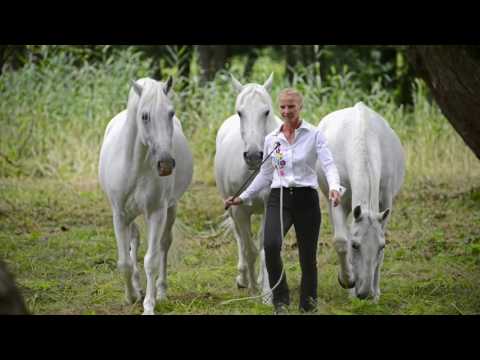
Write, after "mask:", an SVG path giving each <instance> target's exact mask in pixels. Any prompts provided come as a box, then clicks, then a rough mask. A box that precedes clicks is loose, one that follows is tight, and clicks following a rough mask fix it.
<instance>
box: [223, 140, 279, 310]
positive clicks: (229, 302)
mask: <svg viewBox="0 0 480 360" xmlns="http://www.w3.org/2000/svg"><path fill="white" fill-rule="evenodd" d="M279 146H280V143H277V145H276V146H275V149H277V148H278V147H279ZM275 149H274V150H275ZM272 154H273V151H272V152H271V153H270V155H269V156H268V157H270V156H271V155H272ZM276 169H277V174H278V177H279V179H282V177H281V175H280V170H279V169H278V167H277V168H276ZM280 182H281V181H280ZM280 185H283V184H280ZM263 233H265V229H264V231H263ZM280 235H281V237H282V246H283V242H284V236H283V186H280ZM262 236H263V234H262ZM280 252H281V250H280ZM260 271H263V269H261V270H260ZM284 273H285V267H284V266H283V265H282V273H281V274H280V278H279V279H278V281H277V283H276V284H275V286H274V287H273V288H271V289H270V290H268V291H267V292H265V293H262V294H260V295H256V296H248V297H243V298H238V299H230V300H226V301H223V302H221V303H220V305H227V304H231V303H233V302H238V301H245V300H254V299H259V298H262V297H266V296H272V298H273V290H275V289H276V288H277V286H278V285H280V282H281V281H282V278H283V275H284ZM264 281H265V280H264Z"/></svg>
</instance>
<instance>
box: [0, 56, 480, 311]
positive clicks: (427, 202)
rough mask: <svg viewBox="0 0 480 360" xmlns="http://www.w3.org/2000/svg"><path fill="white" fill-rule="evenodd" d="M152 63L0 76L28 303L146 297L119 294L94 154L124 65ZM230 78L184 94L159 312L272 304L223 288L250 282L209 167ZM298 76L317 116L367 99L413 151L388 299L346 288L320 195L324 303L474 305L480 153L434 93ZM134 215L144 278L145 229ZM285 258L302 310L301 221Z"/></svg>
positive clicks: (0, 167)
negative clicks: (186, 159)
mask: <svg viewBox="0 0 480 360" xmlns="http://www.w3.org/2000/svg"><path fill="white" fill-rule="evenodd" d="M236 66H238V64H235V63H234V64H233V65H232V69H231V70H232V71H233V72H235V70H236V69H237V68H236ZM271 71H276V75H275V76H276V79H277V80H276V82H275V85H274V89H273V97H274V98H275V96H276V94H277V93H278V91H279V90H280V89H281V88H282V87H283V86H285V85H286V84H285V83H284V82H282V81H281V80H280V79H282V78H283V77H282V76H283V75H282V73H281V72H280V70H279V66H278V64H273V63H272V62H271V61H270V60H269V59H268V58H260V59H259V61H258V63H257V65H256V67H255V69H254V73H253V75H252V79H250V81H255V82H260V83H262V82H263V81H264V80H265V79H266V78H267V77H268V75H269V73H270V72H271ZM146 74H148V64H145V63H144V62H142V61H140V60H139V59H138V58H137V57H135V56H134V55H133V54H131V53H129V52H128V50H127V51H124V52H122V53H120V54H119V55H118V58H116V59H115V60H112V61H110V62H106V63H105V64H102V65H98V66H97V67H92V66H89V65H85V66H84V67H81V68H80V69H78V68H74V67H73V65H71V64H69V60H68V58H62V57H53V58H52V59H50V60H49V61H47V62H45V63H44V64H41V65H37V66H34V65H31V66H27V67H26V68H25V69H23V70H22V71H18V72H16V73H5V74H3V75H2V76H0V91H1V92H2V102H0V129H1V131H0V140H1V142H0V257H1V258H3V259H5V261H6V262H7V264H8V266H9V269H10V270H11V271H12V272H13V273H14V274H15V276H16V280H17V282H18V285H19V287H20V289H21V291H22V292H23V294H24V296H25V299H26V302H27V305H28V307H29V309H30V311H31V312H33V313H34V314H141V313H142V306H141V304H135V305H128V306H127V305H124V303H123V280H122V277H121V275H120V274H119V273H118V271H117V270H116V262H117V255H116V254H117V251H116V244H115V239H114V233H113V226H112V221H111V211H110V208H109V205H108V203H107V200H106V198H105V197H104V195H103V193H102V192H101V190H100V188H99V186H98V182H97V178H96V168H97V163H98V161H97V160H98V152H99V148H100V142H101V138H102V135H103V131H104V128H105V126H106V124H107V123H108V121H109V119H110V118H111V117H112V116H114V115H115V114H116V113H117V112H119V111H120V110H121V109H123V107H124V106H125V103H126V98H127V92H128V81H129V79H130V78H138V77H141V76H144V75H146ZM193 76H195V74H194V75H193ZM226 79H227V78H226V77H225V76H224V75H222V74H220V75H219V76H218V77H217V79H216V80H215V81H214V82H212V83H209V84H207V85H206V86H203V87H200V86H199V85H198V83H197V82H196V80H195V78H192V84H191V85H190V86H189V87H188V88H187V89H186V90H185V91H184V92H182V93H178V94H177V96H176V98H175V101H176V105H177V114H178V116H179V118H180V119H181V120H182V123H183V126H184V130H185V133H186V136H187V138H188V139H189V142H190V144H191V146H192V149H193V153H194V161H195V173H194V181H193V183H192V185H191V187H190V188H189V190H188V192H187V193H186V194H185V195H184V196H183V198H182V199H181V201H180V204H179V207H178V217H177V223H176V225H175V230H174V242H173V245H172V248H171V250H170V253H169V265H168V284H169V290H168V295H169V298H168V300H167V301H165V302H163V303H160V304H158V305H157V307H156V312H157V313H160V314H271V313H272V308H271V307H269V306H266V305H263V304H262V303H261V301H260V300H259V299H257V300H249V301H243V302H234V303H231V304H228V305H222V304H221V303H222V302H223V301H226V300H229V299H233V298H239V297H245V296H249V295H254V294H250V293H248V291H247V290H239V289H237V288H236V285H235V276H236V274H237V271H236V266H237V249H236V244H235V241H234V239H233V237H232V236H231V235H228V234H223V233H221V231H220V228H219V224H220V222H221V216H222V214H223V203H222V200H221V198H220V196H219V194H218V192H217V190H216V188H215V182H214V178H213V154H214V152H215V148H214V146H215V134H216V131H217V129H218V127H219V126H220V124H221V122H222V120H223V119H225V118H226V117H227V116H228V115H229V114H231V113H232V112H233V111H234V101H235V94H234V93H233V90H232V89H231V86H230V84H229V83H228V81H226ZM346 79H347V80H348V79H349V80H348V81H346ZM295 86H296V87H297V88H299V89H301V90H302V91H303V93H304V94H305V104H306V105H305V111H304V114H303V115H304V116H305V118H306V119H308V120H309V121H311V122H312V123H314V124H317V123H318V121H319V120H320V119H321V118H322V117H323V116H325V115H326V114H327V113H329V112H330V111H333V110H336V109H340V108H342V107H346V106H351V105H353V104H354V103H355V102H356V101H360V100H362V101H364V102H365V103H366V104H367V105H369V106H371V107H373V108H374V109H375V110H376V111H378V112H379V113H381V114H382V115H384V117H385V118H386V119H387V120H388V121H389V122H390V124H391V126H392V128H394V130H395V131H396V132H397V133H398V134H399V136H400V138H401V140H402V143H403V146H404V148H405V151H406V155H407V174H406V180H405V184H404V186H403V188H402V191H401V193H400V195H399V196H398V197H397V199H396V201H395V203H394V209H393V213H392V218H391V221H390V223H389V228H388V232H387V236H386V239H387V247H386V250H385V261H384V266H383V270H382V278H381V290H382V296H381V299H380V301H379V303H378V304H373V303H372V302H370V301H368V300H367V301H363V300H358V299H351V298H350V297H349V296H348V295H347V292H346V291H345V290H343V289H342V288H340V286H339V285H338V283H337V268H338V265H337V256H336V253H335V251H334V249H333V247H332V232H331V227H330V223H329V219H328V213H327V211H326V207H325V201H324V199H323V198H321V202H322V214H323V222H322V228H321V234H320V246H319V252H318V268H319V314H478V313H480V162H479V161H478V159H477V158H476V157H475V156H474V155H473V154H472V152H471V151H470V150H469V149H468V148H467V147H466V146H465V144H464V143H463V141H462V140H461V139H460V138H459V136H458V135H457V134H456V133H455V132H454V130H453V129H452V127H451V126H450V124H449V123H448V122H447V121H446V119H445V118H444V117H443V116H442V115H441V113H440V111H439V109H438V108H437V107H436V106H435V105H434V104H431V103H430V102H429V101H428V100H427V98H426V96H425V93H424V92H425V87H424V85H423V84H422V83H420V82H418V83H417V84H416V86H417V87H416V89H417V90H416V98H415V106H414V107H413V108H411V109H404V108H399V107H397V106H396V105H394V103H393V101H392V100H391V97H390V96H389V94H388V93H387V92H386V91H385V90H382V89H379V88H376V87H374V88H373V90H372V92H370V93H368V94H366V93H363V92H361V91H360V90H359V89H358V87H356V85H355V81H354V77H353V78H348V77H346V76H343V77H342V76H340V75H339V77H338V79H337V80H335V79H334V80H332V81H331V82H330V83H329V84H328V86H326V87H324V88H322V89H319V88H317V87H316V86H315V84H314V83H313V82H312V83H308V82H307V83H301V82H299V83H296V84H295ZM320 90H321V91H320ZM138 224H139V225H143V224H144V223H143V220H141V219H139V221H138ZM254 226H255V227H258V218H257V219H256V221H255V224H254ZM140 228H141V232H142V244H141V249H140V257H139V259H140V268H141V269H142V271H141V275H142V281H143V282H144V273H143V265H142V264H143V255H144V253H145V236H144V235H145V229H144V227H143V226H140ZM284 260H285V266H286V271H287V277H288V279H289V285H290V288H291V291H292V305H291V309H290V313H291V314H298V312H297V305H298V296H299V294H298V291H299V284H300V268H299V263H298V254H297V249H296V244H295V241H294V236H293V234H289V236H288V237H287V240H286V244H285V246H284Z"/></svg>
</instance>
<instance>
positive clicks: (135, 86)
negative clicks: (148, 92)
mask: <svg viewBox="0 0 480 360" xmlns="http://www.w3.org/2000/svg"><path fill="white" fill-rule="evenodd" d="M131 83H132V87H133V90H135V92H136V93H137V95H138V96H139V97H140V96H142V92H143V87H142V85H140V84H138V83H137V82H136V81H134V80H132V81H131Z"/></svg>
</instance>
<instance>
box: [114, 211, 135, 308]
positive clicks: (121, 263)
mask: <svg viewBox="0 0 480 360" xmlns="http://www.w3.org/2000/svg"><path fill="white" fill-rule="evenodd" d="M119 212H120V211H115V210H114V211H113V228H114V230H115V239H116V240H117V250H118V262H117V267H118V270H119V271H120V273H122V275H123V277H124V279H125V301H126V302H127V303H128V304H132V303H133V302H134V301H135V289H134V288H133V284H132V273H133V263H132V259H131V258H130V256H129V254H128V251H129V247H130V241H129V240H130V234H129V225H128V224H127V223H126V222H125V219H124V217H123V216H121V215H120V214H119Z"/></svg>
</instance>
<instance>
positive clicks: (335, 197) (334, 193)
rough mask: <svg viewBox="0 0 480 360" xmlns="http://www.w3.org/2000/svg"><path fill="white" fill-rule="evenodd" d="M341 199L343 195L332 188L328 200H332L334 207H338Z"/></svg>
mask: <svg viewBox="0 0 480 360" xmlns="http://www.w3.org/2000/svg"><path fill="white" fill-rule="evenodd" d="M341 199H342V196H341V195H340V193H339V192H338V191H337V190H330V194H329V196H328V200H330V201H331V202H332V204H333V207H336V206H337V205H338V204H340V200H341Z"/></svg>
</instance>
